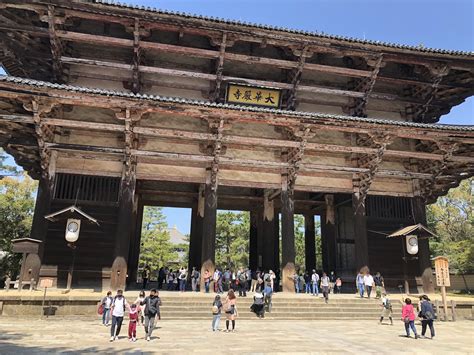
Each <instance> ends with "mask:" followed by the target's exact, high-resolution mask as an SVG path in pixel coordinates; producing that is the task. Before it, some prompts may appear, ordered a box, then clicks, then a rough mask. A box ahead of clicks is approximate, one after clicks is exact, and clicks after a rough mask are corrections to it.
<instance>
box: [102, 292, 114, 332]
mask: <svg viewBox="0 0 474 355" xmlns="http://www.w3.org/2000/svg"><path fill="white" fill-rule="evenodd" d="M113 300H114V299H113V298H112V291H109V292H107V296H105V297H104V298H103V299H102V302H101V303H102V306H103V307H104V311H103V313H102V324H103V325H105V326H108V325H109V321H110V307H112V302H113Z"/></svg>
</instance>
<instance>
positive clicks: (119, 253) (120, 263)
mask: <svg viewBox="0 0 474 355" xmlns="http://www.w3.org/2000/svg"><path fill="white" fill-rule="evenodd" d="M135 184H136V180H135V172H134V171H133V172H130V174H124V176H123V177H122V181H121V184H120V199H119V211H118V219H117V231H116V233H115V249H114V262H113V264H112V270H111V275H110V288H111V289H112V290H118V289H124V288H125V283H126V279H127V272H128V270H127V260H128V254H129V248H130V238H131V236H132V233H133V220H134V218H133V215H134V213H136V212H137V207H138V206H137V205H136V204H135V203H134V202H135Z"/></svg>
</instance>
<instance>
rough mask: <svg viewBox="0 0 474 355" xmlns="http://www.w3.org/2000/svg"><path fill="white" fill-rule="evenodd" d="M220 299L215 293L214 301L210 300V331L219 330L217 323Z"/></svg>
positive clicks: (218, 320) (220, 309)
mask: <svg viewBox="0 0 474 355" xmlns="http://www.w3.org/2000/svg"><path fill="white" fill-rule="evenodd" d="M221 312H222V301H221V296H220V295H216V297H215V298H214V302H212V331H213V332H215V331H217V330H219V323H220V321H221Z"/></svg>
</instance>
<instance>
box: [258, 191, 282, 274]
mask: <svg viewBox="0 0 474 355" xmlns="http://www.w3.org/2000/svg"><path fill="white" fill-rule="evenodd" d="M269 194H270V191H265V194H264V200H263V213H262V216H261V218H262V239H263V248H262V254H263V255H262V268H263V270H266V271H268V270H273V271H276V269H275V266H278V264H279V263H278V259H279V257H278V256H277V255H276V253H275V249H277V250H278V247H279V246H278V242H279V240H278V236H277V235H276V234H275V207H274V203H273V200H270V199H269ZM277 230H278V229H277ZM278 268H279V267H278Z"/></svg>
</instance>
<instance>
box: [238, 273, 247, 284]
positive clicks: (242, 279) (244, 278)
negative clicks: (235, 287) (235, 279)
mask: <svg viewBox="0 0 474 355" xmlns="http://www.w3.org/2000/svg"><path fill="white" fill-rule="evenodd" d="M239 280H240V282H244V281H246V280H247V275H246V274H245V272H243V273H241V274H240V276H239Z"/></svg>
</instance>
